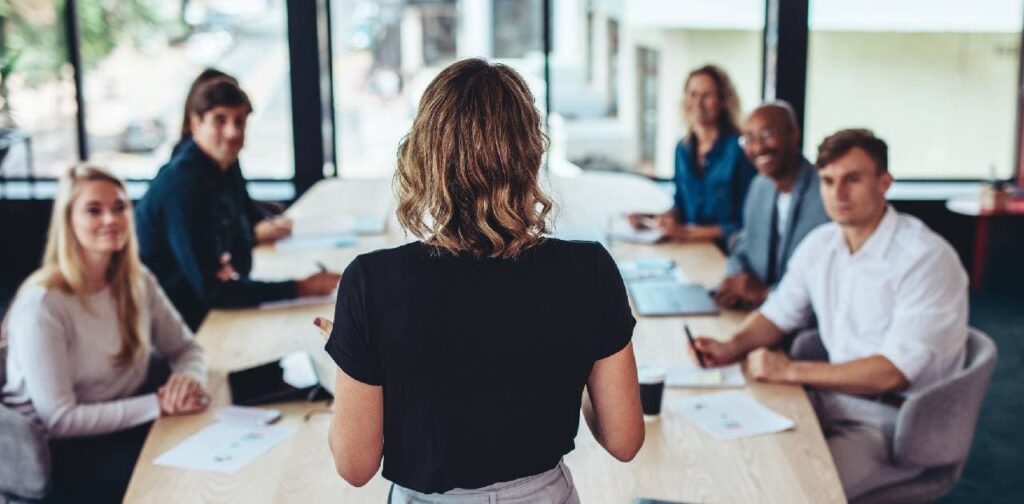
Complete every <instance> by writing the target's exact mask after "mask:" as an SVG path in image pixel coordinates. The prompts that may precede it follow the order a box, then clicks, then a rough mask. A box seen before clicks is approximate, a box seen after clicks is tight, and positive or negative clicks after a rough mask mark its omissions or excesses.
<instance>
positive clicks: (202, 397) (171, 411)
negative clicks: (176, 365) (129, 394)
mask: <svg viewBox="0 0 1024 504" xmlns="http://www.w3.org/2000/svg"><path fill="white" fill-rule="evenodd" d="M156 397H157V401H159V403H160V416H174V415H188V414H190V413H198V412H200V411H203V410H205V409H206V407H207V406H208V405H209V404H210V396H209V394H207V393H206V390H204V389H203V385H202V384H201V383H199V380H197V379H195V378H194V377H192V376H189V375H186V374H181V373H173V374H171V376H170V378H168V379H167V382H166V383H164V384H163V385H162V386H161V387H160V388H159V389H157V391H156Z"/></svg>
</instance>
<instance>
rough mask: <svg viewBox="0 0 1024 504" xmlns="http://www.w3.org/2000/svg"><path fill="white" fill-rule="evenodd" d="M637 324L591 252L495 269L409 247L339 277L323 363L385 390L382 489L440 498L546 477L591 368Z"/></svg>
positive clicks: (535, 250) (613, 274) (549, 252)
mask: <svg viewBox="0 0 1024 504" xmlns="http://www.w3.org/2000/svg"><path fill="white" fill-rule="evenodd" d="M635 324H636V320H635V319H634V318H633V315H632V313H631V311H630V307H629V303H628V301H627V299H626V292H625V288H624V287H623V283H622V277H621V276H620V275H619V271H618V269H617V267H616V265H615V262H614V261H613V260H612V258H611V256H610V255H609V254H608V252H607V251H606V250H605V249H604V248H603V247H602V246H600V245H598V244H596V243H591V242H571V241H562V240H557V239H544V240H543V241H542V242H540V243H539V244H538V245H535V246H533V247H531V248H529V249H527V250H526V251H525V252H523V253H522V254H520V255H519V256H518V257H517V258H516V259H513V260H500V259H480V258H474V257H472V256H466V255H459V256H453V255H452V254H450V253H448V252H445V251H443V250H441V249H438V248H435V247H432V246H429V245H426V244H423V243H422V242H415V243H410V244H407V245H404V246H401V247H398V248H394V249H388V250H380V251H376V252H372V253H369V254H363V255H360V256H359V257H357V258H356V259H355V260H354V261H353V262H352V263H351V264H350V265H349V266H348V268H346V269H345V272H344V274H343V275H342V279H341V285H340V287H339V290H338V302H337V306H336V309H335V320H334V331H333V332H332V333H331V336H330V339H329V340H328V342H327V345H326V350H327V352H328V353H329V354H330V355H331V357H333V358H334V360H335V362H337V364H338V366H339V367H341V369H342V370H343V371H344V372H345V373H346V374H348V375H349V376H351V377H352V378H354V379H356V380H358V381H360V382H363V383H367V384H370V385H380V386H382V387H383V395H384V477H385V478H387V479H388V480H390V481H392V482H394V483H397V484H399V485H401V486H404V487H406V488H410V489H413V490H416V491H419V492H424V493H439V492H446V491H448V490H451V489H453V488H480V487H483V486H487V485H490V484H493V483H496V482H502V481H510V480H513V479H517V478H521V477H525V476H529V475H533V474H537V473H540V472H543V471H546V470H548V469H551V468H553V467H555V465H557V464H558V461H559V460H560V459H561V457H562V456H563V455H565V454H566V453H568V452H570V451H572V449H573V448H574V444H573V439H574V438H575V436H576V431H577V429H578V427H579V425H578V424H579V416H580V413H579V410H580V401H581V399H582V391H583V387H584V385H585V384H586V381H587V378H588V377H589V375H590V370H591V367H592V366H593V363H594V361H596V360H600V359H603V358H605V357H608V356H610V355H612V354H615V353H616V352H618V351H619V350H621V349H622V348H624V347H625V346H626V345H627V344H628V343H629V340H630V338H631V336H632V333H633V326H634V325H635ZM340 400H344V398H340Z"/></svg>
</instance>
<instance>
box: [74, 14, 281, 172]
mask: <svg viewBox="0 0 1024 504" xmlns="http://www.w3.org/2000/svg"><path fill="white" fill-rule="evenodd" d="M284 4H285V0H266V1H256V0H205V1H203V0H191V1H189V0H179V1H157V0H113V1H101V0H79V1H78V16H79V24H80V26H81V30H82V58H83V66H84V68H85V72H84V79H83V83H84V98H85V109H86V120H87V123H86V129H87V131H88V139H89V150H90V157H91V160H92V161H94V162H97V163H100V164H103V165H106V166H109V167H111V168H112V169H114V170H115V171H116V172H117V173H118V174H120V175H122V176H124V177H126V178H141V179H145V178H150V177H152V176H153V175H154V174H155V173H156V171H157V169H159V168H160V166H161V165H163V164H164V163H166V162H167V160H168V158H169V157H170V152H171V149H172V147H173V146H174V145H175V144H176V143H177V141H178V139H179V137H180V133H181V131H180V130H181V124H182V117H183V110H184V101H185V95H186V93H187V91H188V88H189V85H190V84H191V82H192V80H193V79H194V78H195V76H196V75H198V74H199V72H201V71H202V70H203V68H205V67H215V68H218V69H220V70H222V71H225V72H227V73H229V74H231V75H233V76H235V77H236V78H237V79H238V80H239V82H240V84H241V86H242V88H243V89H244V90H245V91H246V92H247V93H248V94H249V98H250V99H251V100H252V103H253V114H252V115H251V116H250V118H249V122H248V126H247V129H246V145H245V148H244V149H243V150H242V153H241V159H240V162H241V165H242V169H243V171H244V173H245V175H246V177H248V178H250V179H290V178H291V177H292V175H293V173H294V170H293V164H294V163H293V155H292V130H291V112H290V111H291V99H290V88H289V65H288V42H287V36H286V31H285V30H286V25H285V6H284Z"/></svg>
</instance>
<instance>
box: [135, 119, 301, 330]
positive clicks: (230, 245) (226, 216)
mask: <svg viewBox="0 0 1024 504" xmlns="http://www.w3.org/2000/svg"><path fill="white" fill-rule="evenodd" d="M259 218H260V215H259V212H258V211H257V209H256V206H255V205H254V204H253V201H252V199H251V198H249V193H248V191H247V190H246V187H245V179H244V178H243V177H242V172H241V169H240V168H239V166H238V163H235V165H234V166H232V167H231V168H229V169H228V170H227V171H222V170H221V169H220V168H219V167H218V166H217V165H216V163H214V161H213V160H212V159H210V158H209V157H208V156H207V155H206V154H204V153H203V152H202V151H201V150H200V149H199V147H198V146H196V144H195V142H193V141H192V140H191V139H185V140H183V141H182V143H181V144H180V145H178V146H177V147H176V148H175V150H174V154H173V155H172V157H171V160H170V161H169V162H168V163H167V164H166V165H164V167H163V168H161V169H160V171H159V172H158V173H157V175H156V178H154V179H153V181H152V183H151V184H150V186H149V190H148V191H147V192H146V195H145V196H143V198H142V199H141V200H140V201H139V203H138V205H136V207H135V221H136V228H137V233H138V236H139V249H140V250H139V252H140V255H141V256H142V262H143V263H145V264H146V266H147V267H148V268H149V269H150V271H152V272H153V274H154V275H156V277H157V279H158V280H159V281H160V286H161V287H162V288H163V289H164V291H165V292H166V293H167V296H168V297H169V298H170V299H171V302H172V303H174V306H175V307H176V308H177V309H178V311H179V312H180V313H181V315H182V317H183V318H184V319H185V322H186V323H187V324H188V325H189V327H191V328H192V330H196V329H197V328H198V327H199V324H200V323H201V322H202V321H203V318H205V317H206V313H207V312H209V310H210V308H213V307H242V306H254V305H257V304H259V303H262V302H264V301H275V300H281V299H290V298H294V297H296V290H295V282H294V281H287V282H258V281H254V280H251V279H249V273H250V272H251V271H252V248H253V246H255V245H256V238H255V235H254V233H253V225H254V224H255V223H256V221H258V220H259ZM224 252H228V253H230V254H231V264H232V266H233V267H234V268H235V270H236V271H237V272H238V274H239V275H240V277H241V278H240V279H239V280H236V281H228V282H222V281H220V280H218V279H217V277H216V274H217V271H218V270H219V269H220V267H221V264H220V257H221V255H222V254H223V253H224Z"/></svg>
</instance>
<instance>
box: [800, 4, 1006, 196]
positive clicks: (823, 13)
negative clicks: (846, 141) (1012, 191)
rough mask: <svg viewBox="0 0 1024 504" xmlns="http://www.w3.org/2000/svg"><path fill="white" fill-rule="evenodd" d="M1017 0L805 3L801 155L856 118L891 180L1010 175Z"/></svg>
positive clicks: (811, 153) (855, 124)
mask: <svg viewBox="0 0 1024 504" xmlns="http://www.w3.org/2000/svg"><path fill="white" fill-rule="evenodd" d="M1022 4H1024V2H1021V0H998V1H987V2H960V1H957V0H941V1H937V0H903V1H900V2H888V1H882V0H870V1H866V0H818V1H812V2H811V5H810V7H811V13H810V29H811V33H810V41H809V48H808V51H809V54H808V72H807V73H808V75H807V107H806V110H807V112H806V122H805V123H806V128H805V141H804V146H805V153H806V154H807V156H808V157H809V158H810V159H814V156H815V150H816V147H817V145H818V144H819V143H820V142H821V140H822V139H823V138H824V137H825V136H826V135H828V134H830V133H832V132H835V131H836V130H838V129H841V128H848V127H867V128H871V129H873V130H874V131H875V132H876V134H878V135H879V136H880V137H882V138H883V139H885V140H886V142H887V143H888V144H889V164H890V169H891V170H892V172H893V173H894V175H896V177H897V178H898V179H984V178H989V177H990V176H993V175H994V176H996V177H999V178H1008V177H1010V176H1012V174H1013V173H1014V168H1015V167H1014V165H1013V162H1014V158H1015V155H1014V153H1015V151H1016V148H1017V145H1016V139H1015V133H1014V132H1015V128H1016V117H1017V93H1016V88H1017V75H1018V66H1019V62H1020V50H1021V48H1020V39H1021V23H1022V21H1021V20H1022V18H1024V13H1022Z"/></svg>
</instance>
